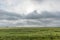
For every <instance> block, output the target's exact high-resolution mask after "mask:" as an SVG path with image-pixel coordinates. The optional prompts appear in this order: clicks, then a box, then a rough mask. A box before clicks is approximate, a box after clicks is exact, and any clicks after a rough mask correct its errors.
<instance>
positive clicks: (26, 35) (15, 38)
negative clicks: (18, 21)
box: [0, 27, 60, 40]
mask: <svg viewBox="0 0 60 40" xmlns="http://www.w3.org/2000/svg"><path fill="white" fill-rule="evenodd" d="M0 40H60V28H56V27H55V28H47V27H46V28H42V27H41V28H38V27H35V28H0Z"/></svg>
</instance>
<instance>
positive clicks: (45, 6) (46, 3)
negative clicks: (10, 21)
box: [0, 0, 60, 14]
mask: <svg viewBox="0 0 60 40" xmlns="http://www.w3.org/2000/svg"><path fill="white" fill-rule="evenodd" d="M0 4H1V7H0V9H3V10H7V11H10V12H16V13H20V14H21V13H25V14H26V13H29V12H32V11H33V10H39V11H40V12H41V11H44V10H46V11H60V1H59V0H0Z"/></svg>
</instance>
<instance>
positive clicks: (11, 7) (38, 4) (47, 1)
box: [0, 0, 60, 26]
mask: <svg viewBox="0 0 60 40" xmlns="http://www.w3.org/2000/svg"><path fill="white" fill-rule="evenodd" d="M59 24H60V0H0V26H25V25H29V26H34V25H35V26H60V25H59Z"/></svg>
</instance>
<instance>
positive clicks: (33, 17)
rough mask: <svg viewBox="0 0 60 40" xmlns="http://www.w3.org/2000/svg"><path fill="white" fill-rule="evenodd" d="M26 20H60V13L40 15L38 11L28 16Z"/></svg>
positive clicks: (43, 12) (42, 13)
mask: <svg viewBox="0 0 60 40" xmlns="http://www.w3.org/2000/svg"><path fill="white" fill-rule="evenodd" d="M25 18H26V19H41V18H60V12H48V11H42V12H41V14H39V13H38V12H37V11H36V10H35V11H34V12H32V13H30V14H28V15H27V16H26V17H25Z"/></svg>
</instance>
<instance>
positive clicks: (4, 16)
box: [0, 10, 22, 20]
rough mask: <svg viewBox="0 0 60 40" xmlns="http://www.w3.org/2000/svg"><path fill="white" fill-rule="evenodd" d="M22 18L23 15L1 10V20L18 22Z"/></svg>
mask: <svg viewBox="0 0 60 40" xmlns="http://www.w3.org/2000/svg"><path fill="white" fill-rule="evenodd" d="M20 18H22V16H21V15H19V14H16V13H11V12H6V11H2V10H0V20H18V19H20Z"/></svg>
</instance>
